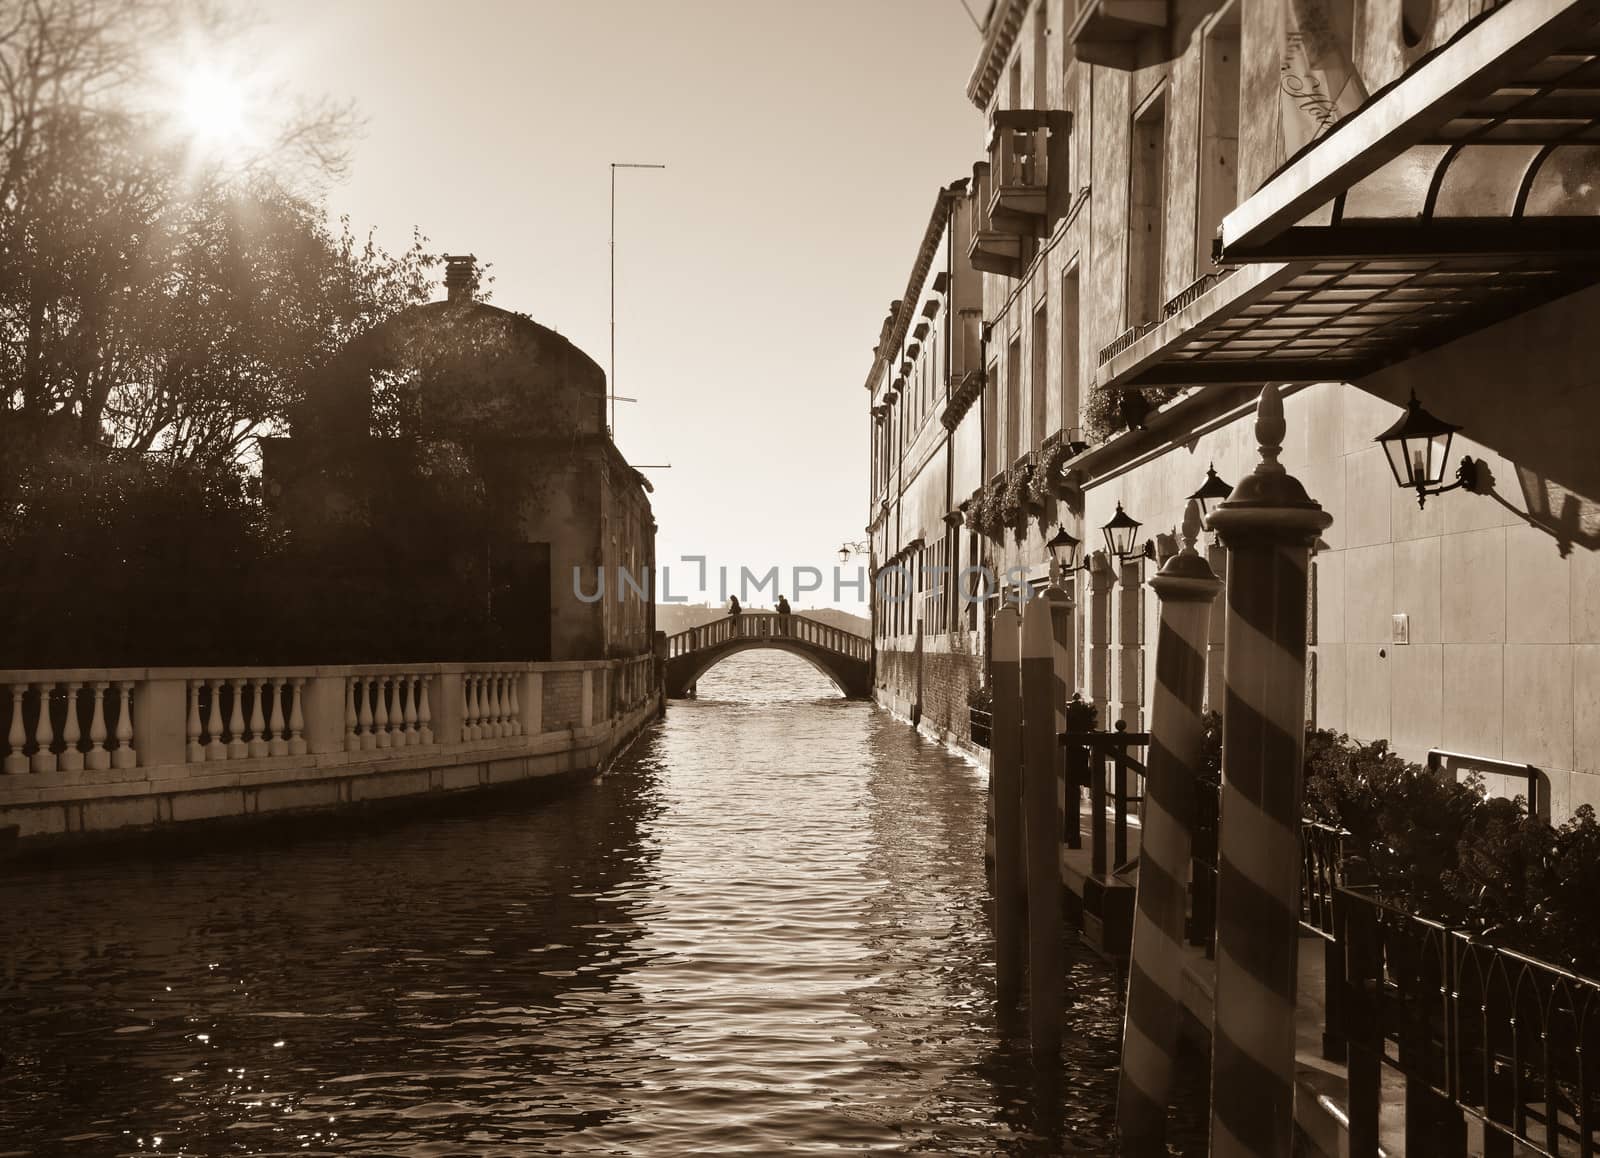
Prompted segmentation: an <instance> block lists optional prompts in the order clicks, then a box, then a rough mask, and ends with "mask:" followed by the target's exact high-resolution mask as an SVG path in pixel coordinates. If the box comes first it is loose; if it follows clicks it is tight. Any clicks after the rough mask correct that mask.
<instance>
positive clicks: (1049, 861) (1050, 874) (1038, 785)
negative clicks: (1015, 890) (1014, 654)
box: [1022, 598, 1066, 1064]
mask: <svg viewBox="0 0 1600 1158" xmlns="http://www.w3.org/2000/svg"><path fill="white" fill-rule="evenodd" d="M1055 664H1056V657H1055V636H1054V633H1053V631H1052V629H1051V610H1050V603H1049V601H1048V600H1046V599H1037V598H1036V599H1031V600H1029V601H1028V604H1027V607H1026V609H1025V610H1024V611H1023V613H1022V805H1023V808H1022V811H1023V828H1024V834H1025V839H1026V842H1027V849H1028V862H1027V864H1028V867H1027V880H1028V1038H1029V1041H1030V1043H1031V1045H1032V1049H1033V1056H1034V1059H1035V1060H1036V1061H1041V1062H1045V1063H1047V1064H1048V1063H1053V1062H1056V1061H1059V1060H1060V1057H1061V1009H1062V990H1063V988H1064V986H1065V984H1066V976H1065V972H1064V969H1063V965H1062V959H1061V813H1060V812H1059V811H1057V807H1058V801H1059V800H1060V796H1059V795H1058V793H1057V789H1056V784H1057V781H1058V779H1059V776H1060V767H1061V745H1060V742H1059V741H1058V740H1057V739H1056V671H1055Z"/></svg>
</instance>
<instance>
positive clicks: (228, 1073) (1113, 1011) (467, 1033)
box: [0, 652, 1205, 1156]
mask: <svg viewBox="0 0 1600 1158" xmlns="http://www.w3.org/2000/svg"><path fill="white" fill-rule="evenodd" d="M700 693H701V694H700V699H699V700H697V701H692V702H682V703H674V704H672V705H671V707H670V709H669V711H668V713H667V717H666V719H665V721H663V722H662V723H661V724H659V725H658V726H656V727H655V728H654V729H652V730H651V731H650V732H648V733H647V734H646V735H645V736H644V737H643V738H641V739H640V741H639V742H638V743H636V744H635V745H634V747H633V749H632V750H631V751H630V752H629V753H628V754H627V756H626V757H624V758H623V759H622V760H620V761H619V762H618V763H617V764H616V765H615V766H614V767H613V768H612V769H611V771H610V772H609V773H608V774H607V775H606V776H605V777H603V778H602V779H600V780H598V781H596V782H595V783H593V784H590V785H585V786H582V787H579V788H577V789H576V790H575V791H573V792H571V793H570V794H567V795H564V796H562V797H560V798H558V799H556V800H553V801H547V802H544V803H533V802H523V803H516V804H504V803H502V804H500V805H497V806H496V807H495V808H493V809H491V810H477V811H474V812H472V813H469V814H464V815H452V816H432V817H424V818H411V819H407V820H397V821H394V822H391V823H386V824H384V825H381V826H369V827H365V828H363V829H361V830H359V831H354V832H349V831H345V832H340V833H338V834H337V835H335V834H333V833H331V832H327V831H324V832H323V833H321V834H313V835H308V836H304V837H301V838H297V839H293V840H288V839H283V838H281V837H273V838H269V837H266V836H252V837H248V838H242V839H240V840H238V841H236V842H233V843H231V844H230V845H228V846H227V847H225V848H221V849H216V848H213V849H210V850H205V851H190V852H188V853H184V854H181V855H179V854H166V855H160V856H148V855H146V856H139V857H135V858H129V857H122V858H118V859H107V860H102V861H96V862H93V863H78V864H73V865H68V866H65V867H55V868H45V867H35V868H22V869H16V870H11V871H10V872H8V874H7V875H6V876H5V877H4V878H0V937H3V943H0V1154H6V1155H23V1154H27V1155H57V1154H62V1155H101V1154H106V1155H115V1154H134V1153H145V1154H149V1153H162V1154H192V1155H222V1154H251V1155H268V1154H291V1153H294V1154H305V1153H313V1154H317V1153H339V1154H371V1155H404V1156H413V1155H415V1156H423V1155H430V1156H431V1155H460V1154H465V1155H508V1156H509V1155H518V1156H520V1155H530V1154H571V1155H591V1154H592V1155H613V1154H614V1155H701V1154H737V1155H765V1154H785V1153H793V1154H868V1153H892V1154H900V1153H904V1154H949V1155H967V1154H972V1155H977V1154H1018V1155H1020V1154H1110V1153H1112V1152H1113V1151H1112V1150H1111V1148H1110V1146H1109V1144H1108V1143H1107V1141H1106V1139H1107V1138H1108V1137H1109V1134H1110V1124H1111V1120H1112V1117H1113V1102H1114V1094H1115V1086H1116V1071H1117V1038H1118V1032H1119V1026H1120V1007H1119V1004H1118V1002H1117V999H1116V997H1115V993H1116V986H1115V982H1114V978H1113V976H1112V974H1111V972H1110V971H1109V970H1108V969H1107V968H1106V967H1105V965H1104V964H1103V963H1102V962H1101V961H1100V960H1099V959H1098V958H1096V957H1094V956H1093V955H1092V954H1090V953H1088V952H1087V951H1086V950H1081V949H1079V948H1078V947H1076V946H1073V947H1071V948H1069V952H1068V962H1069V968H1070V975H1069V977H1068V985H1069V988H1070V994H1071V996H1070V999H1069V1004H1070V1008H1069V1010H1068V1014H1067V1018H1068V1022H1067V1030H1066V1043H1067V1044H1066V1049H1065V1056H1066V1065H1065V1068H1064V1074H1063V1075H1062V1076H1061V1077H1060V1078H1059V1079H1055V1080H1046V1079H1040V1078H1038V1077H1036V1076H1035V1073H1034V1071H1033V1069H1032V1067H1031V1066H1030V1065H1029V1063H1028V1058H1027V1052H1026V1045H1025V1043H1024V1042H1023V1041H1021V1040H1020V1039H1019V1038H1018V1037H1017V1036H1016V1034H1015V1033H1014V1032H1013V1031H1011V1030H1010V1029H1009V1028H1008V1029H1006V1030H1004V1031H1003V1030H1002V1028H1001V1027H1000V1026H999V1025H998V1024H997V1020H996V1012H995V1006H994V974H993V957H992V951H991V938H990V930H989V921H988V917H987V916H986V913H985V904H984V902H985V898H986V886H985V881H984V873H983V827H984V824H983V818H984V793H985V786H984V777H983V774H982V773H981V772H980V771H979V770H978V769H977V768H976V767H974V766H973V765H971V764H970V763H968V762H966V761H964V760H962V759H960V758H957V757H955V756H953V755H951V754H949V753H947V752H945V751H943V750H942V749H940V748H939V747H938V746H936V745H933V744H931V743H929V742H928V741H926V740H924V739H922V738H921V737H919V736H918V735H917V734H916V733H915V732H913V731H912V730H911V729H910V728H909V727H907V726H906V725H905V724H904V723H903V722H900V721H897V720H895V719H894V718H893V717H891V716H890V715H888V714H887V713H886V712H884V711H882V710H881V709H879V708H876V707H874V706H871V705H868V704H862V703H851V702H847V701H844V700H842V699H839V698H838V697H837V696H836V694H835V693H834V692H833V690H832V687H831V685H829V684H827V683H826V682H824V681H823V680H822V679H821V678H820V677H819V676H817V675H816V674H815V673H814V672H813V671H812V669H810V668H809V667H807V666H805V665H804V664H803V663H801V662H800V661H798V660H795V659H793V658H791V657H787V656H781V655H778V654H777V653H771V652H767V653H757V654H754V655H747V656H741V657H736V658H734V659H731V660H729V661H728V662H726V663H725V664H723V665H721V666H720V667H719V668H717V669H716V670H714V671H713V672H711V673H709V674H708V675H707V676H706V677H705V678H703V679H702V680H701V681H700ZM1183 1083H1184V1084H1183V1089H1182V1090H1181V1091H1180V1100H1181V1102H1182V1105H1181V1106H1180V1108H1179V1110H1178V1111H1177V1114H1176V1117H1177V1119H1178V1133H1179V1134H1180V1135H1181V1137H1182V1138H1183V1139H1184V1141H1182V1142H1181V1143H1179V1144H1175V1145H1174V1146H1173V1150H1172V1152H1173V1153H1174V1154H1192V1155H1200V1154H1203V1153H1204V1150H1205V1148H1204V1144H1203V1141H1202V1140H1201V1139H1202V1131H1201V1129H1200V1117H1201V1113H1202V1107H1203V1100H1204V1075H1203V1074H1202V1073H1198V1072H1195V1071H1193V1070H1190V1071H1188V1072H1186V1073H1185V1075H1184V1078H1183Z"/></svg>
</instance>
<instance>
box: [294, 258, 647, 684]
mask: <svg viewBox="0 0 1600 1158" xmlns="http://www.w3.org/2000/svg"><path fill="white" fill-rule="evenodd" d="M451 260H452V263H453V267H452V269H451V271H450V274H449V275H448V276H449V279H450V285H449V297H448V299H447V300H445V301H442V302H431V303H428V304H426V305H422V306H418V307H414V308H412V309H409V310H406V311H404V312H402V313H401V314H400V315H398V316H397V317H395V318H394V319H392V320H391V321H390V322H388V323H387V324H386V325H385V326H383V327H382V328H380V329H379V330H377V331H376V332H374V333H371V334H369V335H366V336H364V337H363V338H361V339H359V340H358V341H357V342H355V343H352V345H351V346H350V347H348V348H347V349H346V350H345V351H344V352H343V353H342V354H341V355H340V356H339V357H338V358H336V359H335V360H334V361H333V363H332V365H331V366H330V367H329V368H328V369H327V370H326V372H325V373H324V374H323V375H322V376H321V378H320V379H319V380H318V381H317V382H315V383H313V386H312V388H311V389H310V390H308V391H307V400H306V403H305V405H304V407H303V408H302V410H301V411H300V413H299V414H298V415H297V416H296V418H295V421H294V429H293V435H292V437H287V438H274V439H264V440H263V478H264V480H265V482H266V486H267V491H268V496H269V499H270V503H271V506H272V510H273V513H274V515H275V517H276V519H277V520H278V521H279V523H280V525H281V526H282V527H283V529H284V531H285V534H286V535H290V536H292V537H293V538H294V540H295V541H296V542H297V543H298V544H299V545H300V546H301V547H302V549H304V550H307V551H308V552H310V553H311V554H312V555H313V556H314V557H317V558H330V559H333V560H335V566H336V567H337V568H338V569H339V571H340V573H341V574H343V573H344V572H347V571H349V570H350V569H351V567H352V566H354V567H355V568H356V569H357V572H358V574H357V578H358V581H360V580H362V577H363V576H364V581H365V582H366V584H367V585H368V588H369V593H370V594H375V593H376V590H377V589H378V588H382V589H384V590H387V589H389V588H391V587H404V588H405V595H404V597H405V599H406V600H407V603H406V606H405V608H404V611H405V618H404V619H403V621H402V622H399V623H393V624H392V625H391V626H392V629H393V630H391V631H389V632H383V631H381V630H380V631H372V630H369V629H368V628H369V627H370V625H366V624H361V623H359V622H358V623H357V624H356V626H357V627H359V628H360V630H359V631H352V633H351V634H352V637H353V640H354V642H353V644H352V646H358V647H360V648H361V649H363V650H370V649H371V648H372V647H373V646H374V644H373V639H374V637H375V636H376V637H377V638H379V639H382V638H385V637H391V638H400V639H403V637H404V633H405V630H406V628H407V627H408V625H417V624H423V625H426V624H428V623H431V622H432V621H433V620H435V619H439V620H442V621H443V622H441V623H440V624H439V630H438V631H437V632H435V633H433V634H432V635H426V636H425V637H423V636H422V635H419V638H418V640H417V642H416V644H415V645H414V646H411V647H409V648H403V649H402V650H404V651H406V654H404V656H403V657H402V658H404V659H405V660H412V659H417V658H433V657H432V656H425V655H422V654H420V653H419V651H418V648H419V647H420V648H421V649H422V650H423V651H428V650H434V649H435V645H436V644H437V646H440V647H444V648H447V649H448V650H449V651H451V652H453V653H459V650H460V649H461V648H463V647H466V648H468V649H469V651H470V652H472V653H473V654H472V655H471V656H470V658H492V659H504V660H534V661H561V660H590V659H623V658H629V657H634V656H640V655H647V654H650V653H651V652H652V650H653V639H654V627H655V605H654V601H653V599H652V597H651V579H650V577H651V575H652V573H653V570H654V565H655V520H654V518H653V515H652V513H651V507H650V499H649V490H650V484H649V483H648V481H646V479H645V478H644V476H643V475H642V474H640V473H639V472H638V471H637V470H635V469H634V468H632V467H631V466H629V465H628V463H627V462H626V461H625V460H624V459H623V457H622V455H621V453H620V452H619V451H618V450H617V448H616V445H615V444H614V443H613V442H612V441H611V437H610V432H609V431H608V429H607V427H606V423H605V406H606V378H605V373H604V371H603V370H602V369H601V368H600V367H599V366H598V365H596V363H595V362H594V360H593V359H591V358H590V357H589V356H588V355H586V354H585V353H584V352H583V351H582V350H579V349H578V348H577V347H576V346H574V345H573V344H572V343H571V342H569V341H568V340H567V339H566V338H564V337H562V336H561V335H560V334H558V333H556V332H555V331H553V330H550V329H548V328H546V327H544V326H541V325H539V324H538V323H537V322H534V321H533V320H532V319H530V318H528V317H526V316H524V315H521V314H516V313H513V312H511V311H508V310H503V309H500V308H498V307H495V306H492V305H489V304H487V303H485V302H481V301H478V300H476V299H475V298H474V295H473V283H474V281H475V273H474V271H473V269H472V268H471V267H470V266H466V264H465V263H466V262H467V260H468V259H451ZM353 548H354V549H353ZM424 634H425V633H424ZM479 653H481V654H479Z"/></svg>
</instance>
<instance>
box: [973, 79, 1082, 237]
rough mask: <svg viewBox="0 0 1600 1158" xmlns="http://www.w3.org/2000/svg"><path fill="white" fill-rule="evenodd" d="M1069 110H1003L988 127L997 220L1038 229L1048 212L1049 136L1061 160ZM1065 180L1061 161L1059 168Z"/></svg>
mask: <svg viewBox="0 0 1600 1158" xmlns="http://www.w3.org/2000/svg"><path fill="white" fill-rule="evenodd" d="M1071 129H1072V114H1071V113H1068V112H1065V111H1055V110H1051V111H1045V110H1042V109H1001V110H998V111H996V112H995V114H994V120H993V122H992V123H991V124H990V126H989V170H990V173H991V174H992V175H993V179H992V183H991V188H990V191H989V204H988V209H989V217H990V220H991V221H995V222H996V223H997V224H1001V223H1006V222H1008V221H1009V222H1010V223H1014V224H1017V225H1020V226H1021V227H1023V228H1025V229H1026V230H1027V231H1028V232H1029V233H1035V232H1043V230H1042V229H1041V228H1040V226H1041V224H1042V222H1043V219H1044V217H1045V214H1046V213H1047V211H1048V204H1049V194H1050V180H1051V176H1052V174H1051V171H1050V170H1051V165H1050V154H1051V151H1052V150H1051V145H1052V140H1051V138H1052V136H1053V135H1055V136H1056V140H1055V142H1054V143H1055V145H1056V150H1055V151H1056V152H1057V153H1058V155H1059V156H1060V157H1062V158H1063V159H1064V158H1065V144H1066V135H1067V133H1069V132H1070V131H1071ZM1058 167H1059V168H1060V169H1061V170H1062V172H1061V173H1060V174H1058V176H1059V177H1060V179H1061V183H1062V184H1065V179H1066V171H1065V168H1066V167H1065V165H1064V164H1063V165H1060V166H1058Z"/></svg>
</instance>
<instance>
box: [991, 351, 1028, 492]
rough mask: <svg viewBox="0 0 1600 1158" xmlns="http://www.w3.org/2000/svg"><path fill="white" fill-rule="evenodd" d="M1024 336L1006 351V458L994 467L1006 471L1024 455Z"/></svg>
mask: <svg viewBox="0 0 1600 1158" xmlns="http://www.w3.org/2000/svg"><path fill="white" fill-rule="evenodd" d="M1021 439H1022V335H1021V334H1018V335H1017V336H1016V337H1015V338H1012V339H1011V345H1010V347H1009V348H1007V350H1006V457H1005V461H1004V462H998V463H996V464H995V465H994V469H995V470H1004V469H1006V468H1007V467H1009V466H1010V465H1011V464H1012V463H1014V462H1016V461H1017V457H1018V456H1019V455H1021V453H1022V447H1021Z"/></svg>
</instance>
